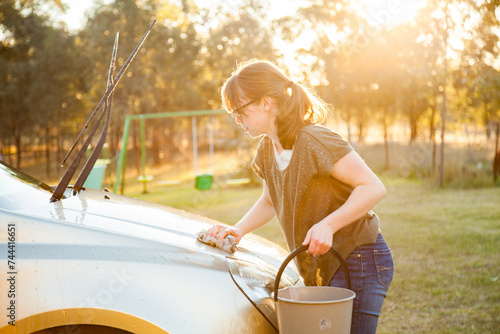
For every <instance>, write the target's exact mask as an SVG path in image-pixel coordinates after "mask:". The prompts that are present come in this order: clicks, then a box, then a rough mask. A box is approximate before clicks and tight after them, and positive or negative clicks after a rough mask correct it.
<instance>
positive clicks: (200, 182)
mask: <svg viewBox="0 0 500 334" xmlns="http://www.w3.org/2000/svg"><path fill="white" fill-rule="evenodd" d="M212 181H213V176H212V175H210V174H202V175H198V176H196V182H195V188H196V189H199V190H208V189H210V188H212Z"/></svg>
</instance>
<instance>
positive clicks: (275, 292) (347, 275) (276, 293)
mask: <svg viewBox="0 0 500 334" xmlns="http://www.w3.org/2000/svg"><path fill="white" fill-rule="evenodd" d="M308 248H309V246H300V247H299V248H297V249H296V250H294V251H293V252H291V253H290V254H289V255H288V256H287V257H286V259H285V260H284V261H283V263H282V264H281V267H280V269H279V270H278V274H277V275H276V280H275V281H274V301H275V302H277V301H278V288H279V285H280V280H281V275H282V274H283V271H285V268H286V266H287V265H288V263H289V262H290V261H291V260H292V259H293V258H294V257H295V256H297V254H299V253H302V252H304V251H306V250H307V249H308ZM329 252H330V253H332V254H333V255H335V256H336V257H337V259H338V260H339V261H340V265H341V266H342V269H344V274H345V279H346V281H347V288H348V289H349V290H350V289H351V276H350V275H349V269H347V264H346V263H345V261H344V259H343V258H342V256H341V255H340V254H339V253H338V252H337V251H336V250H335V249H333V248H330V250H329Z"/></svg>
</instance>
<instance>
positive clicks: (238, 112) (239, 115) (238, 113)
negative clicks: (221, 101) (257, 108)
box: [231, 98, 260, 117]
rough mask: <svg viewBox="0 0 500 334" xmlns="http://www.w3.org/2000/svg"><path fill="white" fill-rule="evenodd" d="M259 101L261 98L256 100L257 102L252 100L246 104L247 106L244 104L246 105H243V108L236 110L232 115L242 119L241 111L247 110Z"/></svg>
mask: <svg viewBox="0 0 500 334" xmlns="http://www.w3.org/2000/svg"><path fill="white" fill-rule="evenodd" d="M259 100H260V98H258V99H255V100H252V101H250V102H248V103H245V104H244V105H242V106H241V107H239V108H236V109H234V110H233V111H232V112H231V114H233V115H236V116H238V117H241V113H240V111H241V110H243V109H245V108H246V107H248V106H249V105H251V104H252V103H255V102H257V101H259Z"/></svg>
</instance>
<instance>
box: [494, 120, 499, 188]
mask: <svg viewBox="0 0 500 334" xmlns="http://www.w3.org/2000/svg"><path fill="white" fill-rule="evenodd" d="M499 137H500V121H498V122H497V130H496V134H495V157H494V158H493V182H495V183H496V182H497V178H498V174H499V173H500V150H499V149H498V142H499V139H500V138H499Z"/></svg>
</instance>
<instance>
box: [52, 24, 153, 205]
mask: <svg viewBox="0 0 500 334" xmlns="http://www.w3.org/2000/svg"><path fill="white" fill-rule="evenodd" d="M155 24H156V20H154V22H153V24H151V26H150V27H149V29H148V30H147V31H146V33H145V34H144V36H143V37H142V39H141V40H140V41H139V43H138V44H137V46H136V47H135V49H134V50H133V51H132V53H131V54H130V55H129V57H128V58H127V60H126V61H125V63H124V64H123V66H122V68H121V69H120V71H119V72H118V74H117V75H116V77H115V78H114V79H112V73H113V70H114V64H115V61H114V58H115V57H116V48H117V44H118V33H117V36H116V38H115V45H114V46H113V55H112V57H111V64H110V69H109V72H108V82H107V90H106V93H105V94H104V95H103V97H102V98H101V100H100V101H99V103H98V104H97V106H96V107H95V109H94V111H93V112H92V114H91V115H90V117H89V119H88V120H87V122H86V123H85V126H84V127H83V129H82V131H81V132H80V134H79V135H78V137H77V139H76V140H75V142H74V144H73V145H72V146H71V148H70V150H69V152H68V153H67V154H66V157H65V158H64V160H63V162H62V164H61V165H64V163H65V162H66V160H67V158H68V157H69V155H70V154H71V153H72V152H73V150H74V148H75V147H76V145H77V143H78V141H79V139H80V137H81V136H82V135H83V133H84V132H85V130H86V129H87V128H88V126H89V123H90V122H91V121H92V120H93V119H94V117H95V116H96V115H97V113H98V111H99V110H101V108H102V107H103V106H104V108H103V111H102V115H101V116H100V118H99V119H98V120H97V124H96V125H95V126H94V128H93V129H92V131H91V133H90V134H89V136H88V138H87V140H85V143H84V144H83V146H82V147H81V148H80V150H79V151H78V154H77V155H76V157H75V158H74V159H73V161H72V162H71V165H70V166H69V167H68V169H67V170H66V172H65V173H64V175H63V177H62V178H61V180H60V181H59V184H58V185H57V187H56V189H55V190H54V193H53V194H52V197H51V198H50V202H51V203H52V202H56V201H59V200H60V199H61V198H62V196H63V194H64V191H65V190H66V188H67V187H68V185H69V182H70V181H71V179H72V178H73V175H74V174H75V171H76V169H77V168H78V165H79V164H80V161H81V159H82V157H83V155H84V153H85V151H86V150H87V147H88V146H89V144H90V142H91V140H92V137H93V136H94V135H95V133H96V131H97V128H98V127H99V125H100V123H101V121H102V119H103V118H104V115H106V114H107V115H108V117H107V119H106V124H105V125H104V129H103V132H102V134H101V138H100V139H99V142H98V144H97V146H96V148H95V149H94V152H93V153H92V155H91V157H90V158H89V159H88V162H87V164H86V165H85V167H84V169H83V170H82V172H81V173H80V176H79V177H78V180H77V183H76V184H75V185H78V187H79V188H78V189H75V190H76V191H78V190H80V189H81V187H82V185H83V183H84V182H85V180H86V179H87V176H88V174H89V173H90V171H91V170H92V167H93V166H94V163H95V161H96V160H97V157H98V156H99V154H100V153H101V150H102V146H103V145H104V140H105V139H106V134H107V128H108V125H109V120H110V114H111V99H112V95H113V92H114V90H115V88H116V86H117V85H118V82H119V81H120V79H121V78H122V76H123V74H124V73H125V71H126V70H127V68H128V67H129V65H130V63H131V62H132V60H133V59H134V57H135V56H136V54H137V52H139V49H140V48H141V46H142V44H143V43H144V41H145V40H146V37H147V36H148V35H149V33H150V31H151V29H153V26H154V25H155ZM110 77H111V79H110ZM97 152H98V153H97ZM94 153H97V154H94ZM91 160H93V162H91Z"/></svg>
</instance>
